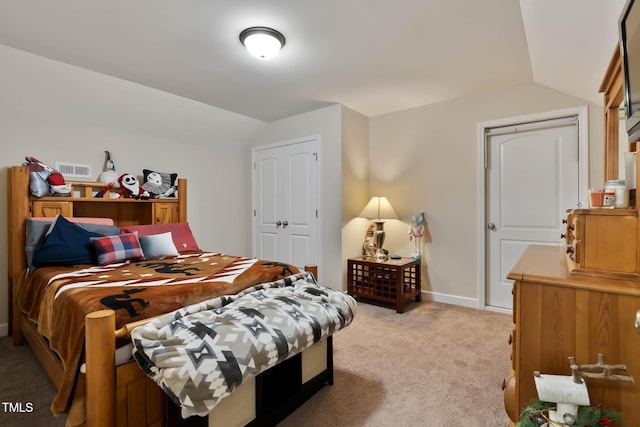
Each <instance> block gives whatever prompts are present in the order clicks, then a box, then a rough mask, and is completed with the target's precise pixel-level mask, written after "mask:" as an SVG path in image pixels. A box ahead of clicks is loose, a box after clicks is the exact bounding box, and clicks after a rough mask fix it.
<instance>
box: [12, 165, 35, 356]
mask: <svg viewBox="0 0 640 427" xmlns="http://www.w3.org/2000/svg"><path fill="white" fill-rule="evenodd" d="M7 205H8V206H7V228H8V230H7V241H8V245H7V246H8V248H7V249H8V250H7V254H8V274H9V282H8V291H9V295H8V298H9V304H8V306H9V333H10V334H11V335H13V344H14V345H22V344H24V337H23V335H22V332H21V331H20V309H19V308H18V302H17V301H16V300H15V295H16V292H15V290H16V289H15V288H16V286H18V282H19V279H20V275H21V274H22V273H23V272H24V270H25V268H27V261H26V259H25V253H24V247H25V234H24V233H25V231H24V218H25V217H28V216H31V212H30V210H29V169H28V168H27V167H25V166H13V167H11V168H9V170H8V171H7Z"/></svg>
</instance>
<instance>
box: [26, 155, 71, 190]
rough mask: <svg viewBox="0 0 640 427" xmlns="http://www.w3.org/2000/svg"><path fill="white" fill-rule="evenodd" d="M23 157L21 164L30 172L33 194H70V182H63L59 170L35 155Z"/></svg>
mask: <svg viewBox="0 0 640 427" xmlns="http://www.w3.org/2000/svg"><path fill="white" fill-rule="evenodd" d="M24 159H25V160H26V162H25V163H24V164H23V166H27V167H28V168H29V172H30V174H31V177H30V179H31V182H30V187H31V192H32V194H33V195H34V196H38V197H42V196H48V195H54V196H59V195H64V196H67V195H69V194H71V184H67V183H66V182H65V180H64V177H63V176H62V174H61V173H60V172H58V171H57V170H55V169H53V168H52V167H51V166H49V165H47V164H46V163H42V162H41V161H40V160H38V159H36V158H35V157H31V156H27V157H25V158H24Z"/></svg>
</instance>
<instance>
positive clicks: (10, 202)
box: [7, 166, 187, 333]
mask: <svg viewBox="0 0 640 427" xmlns="http://www.w3.org/2000/svg"><path fill="white" fill-rule="evenodd" d="M68 183H69V184H71V187H72V191H71V196H69V197H59V196H51V197H34V196H31V195H30V192H29V169H28V168H27V167H26V166H13V167H10V168H9V170H8V171H7V226H8V233H7V239H8V275H9V283H8V290H9V331H10V333H11V332H12V331H13V325H14V324H15V322H16V321H17V316H18V314H19V312H18V309H17V306H16V301H14V298H13V296H14V295H15V289H14V286H16V285H17V283H18V279H19V277H20V275H22V274H24V271H25V269H26V267H27V260H26V255H25V244H26V235H25V221H24V219H25V218H27V217H43V216H44V217H55V216H56V215H58V214H60V215H63V216H65V217H101V218H112V219H113V221H114V222H115V224H116V225H117V226H119V227H126V226H131V225H142V224H169V223H180V222H187V180H186V179H185V178H178V197H177V198H166V199H147V200H136V199H125V198H119V199H111V198H108V197H105V198H96V197H93V196H94V194H95V192H97V191H99V190H101V189H102V188H103V184H101V183H99V182H73V181H69V182H68Z"/></svg>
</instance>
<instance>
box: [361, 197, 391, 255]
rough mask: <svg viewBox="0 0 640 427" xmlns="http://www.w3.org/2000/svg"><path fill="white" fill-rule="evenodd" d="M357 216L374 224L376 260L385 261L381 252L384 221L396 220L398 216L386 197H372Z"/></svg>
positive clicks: (383, 253)
mask: <svg viewBox="0 0 640 427" xmlns="http://www.w3.org/2000/svg"><path fill="white" fill-rule="evenodd" d="M359 216H360V217H362V218H369V219H372V220H373V222H374V223H375V225H376V229H375V230H374V232H373V237H374V239H375V242H376V260H377V261H384V260H386V259H387V254H386V253H385V252H384V251H383V250H382V244H383V243H384V237H385V233H384V220H386V219H398V218H399V217H398V214H397V213H396V211H395V210H394V209H393V207H392V206H391V203H389V201H388V200H387V198H386V197H380V196H374V197H372V198H371V200H369V203H367V206H365V207H364V209H363V210H362V212H360V215H359Z"/></svg>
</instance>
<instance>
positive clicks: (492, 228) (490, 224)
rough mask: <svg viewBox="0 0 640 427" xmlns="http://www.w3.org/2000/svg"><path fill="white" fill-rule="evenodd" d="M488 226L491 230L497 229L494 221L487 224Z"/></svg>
mask: <svg viewBox="0 0 640 427" xmlns="http://www.w3.org/2000/svg"><path fill="white" fill-rule="evenodd" d="M487 228H488V229H489V230H495V229H496V225H495V224H494V223H492V222H490V223H489V225H487Z"/></svg>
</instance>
